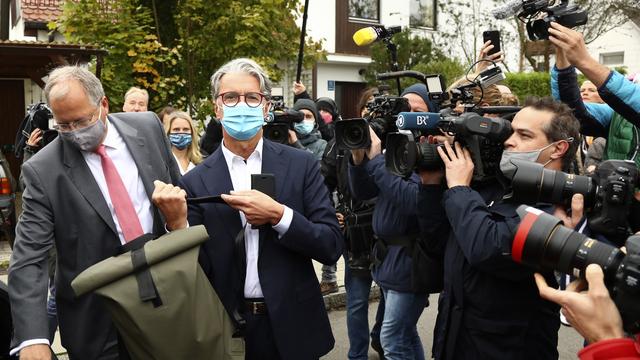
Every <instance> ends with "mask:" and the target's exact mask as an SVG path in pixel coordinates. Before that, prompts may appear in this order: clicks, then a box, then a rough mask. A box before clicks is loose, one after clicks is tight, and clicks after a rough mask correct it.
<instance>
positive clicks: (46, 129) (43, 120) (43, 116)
mask: <svg viewBox="0 0 640 360" xmlns="http://www.w3.org/2000/svg"><path fill="white" fill-rule="evenodd" d="M27 116H30V117H31V121H30V122H31V127H30V131H28V130H26V129H25V132H26V131H28V134H27V133H23V135H24V136H26V137H27V139H29V137H30V136H31V132H32V131H33V130H35V129H36V128H37V129H40V130H42V139H41V140H40V143H39V144H38V145H39V146H40V148H43V147H44V146H46V145H47V144H49V143H50V142H52V141H53V140H54V139H55V138H56V137H57V136H58V132H57V131H56V130H53V129H51V127H50V123H51V122H52V120H53V113H52V112H51V109H49V106H47V105H46V104H45V103H38V104H35V105H33V107H32V108H31V109H29V113H28V115H27Z"/></svg>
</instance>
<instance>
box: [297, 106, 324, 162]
mask: <svg viewBox="0 0 640 360" xmlns="http://www.w3.org/2000/svg"><path fill="white" fill-rule="evenodd" d="M293 109H294V110H298V111H300V112H302V113H303V114H304V120H302V121H301V122H299V123H295V125H294V126H293V130H289V145H291V146H293V147H295V148H298V149H301V150H307V151H309V152H311V153H312V154H313V156H314V157H315V158H316V160H318V161H320V160H321V159H322V154H323V153H324V149H325V147H327V142H326V141H325V140H324V139H322V137H321V136H320V131H318V123H317V119H318V117H319V115H318V110H317V109H316V104H315V103H314V102H313V100H310V99H299V100H298V101H296V103H295V104H294V105H293Z"/></svg>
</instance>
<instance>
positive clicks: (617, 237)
mask: <svg viewBox="0 0 640 360" xmlns="http://www.w3.org/2000/svg"><path fill="white" fill-rule="evenodd" d="M511 163H512V164H513V165H515V167H516V169H515V170H514V172H513V173H510V174H504V175H505V176H507V177H508V178H510V179H511V188H512V192H511V194H509V195H507V197H508V198H510V199H512V200H513V201H516V202H518V203H523V204H535V203H550V204H566V205H569V204H570V199H571V197H572V196H573V195H574V194H582V195H583V196H584V201H585V209H586V210H587V217H588V220H589V226H590V227H591V229H593V231H595V232H597V233H600V234H603V235H605V236H608V237H609V238H610V239H611V240H612V241H616V242H617V243H618V245H622V244H621V242H622V241H624V239H625V238H626V237H627V236H629V233H630V229H629V213H630V209H631V204H632V202H633V200H634V199H633V193H634V189H635V186H636V185H637V184H638V181H639V177H638V168H637V167H636V164H635V163H634V162H633V161H629V160H606V161H603V162H602V163H600V165H599V166H598V168H597V169H596V171H595V173H594V174H593V175H592V176H581V175H574V174H567V173H564V172H562V171H555V170H549V169H545V168H544V166H542V164H539V163H536V162H530V161H525V160H517V159H513V160H511Z"/></svg>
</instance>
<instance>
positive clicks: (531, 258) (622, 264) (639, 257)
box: [511, 205, 640, 334]
mask: <svg viewBox="0 0 640 360" xmlns="http://www.w3.org/2000/svg"><path fill="white" fill-rule="evenodd" d="M517 212H518V215H520V218H521V219H522V222H521V223H520V225H519V226H518V229H517V231H516V235H515V237H514V239H513V244H512V251H511V256H512V258H513V260H514V261H516V262H518V263H522V264H526V265H529V266H532V267H534V268H536V269H541V270H557V271H560V272H563V273H565V274H570V275H573V276H575V277H579V278H582V279H584V277H585V270H586V268H587V266H588V265H589V264H598V265H600V267H602V271H603V272H604V282H605V285H606V286H607V288H608V289H609V294H610V295H611V298H612V299H613V301H614V302H615V304H616V306H617V308H618V310H619V311H620V315H621V316H622V322H623V327H624V329H625V330H626V331H628V332H630V333H633V334H635V333H637V332H638V331H640V297H639V296H638V294H639V292H640V282H638V278H640V236H639V235H634V236H630V237H628V238H627V239H626V241H625V242H624V246H625V247H626V249H627V254H626V255H625V254H624V253H623V252H622V251H621V250H620V249H618V248H617V247H615V246H612V245H608V244H606V243H604V242H600V241H597V240H594V239H591V238H589V237H587V236H586V235H583V234H580V233H578V232H576V231H574V230H572V229H569V228H567V227H565V226H562V225H560V224H561V223H562V221H561V220H560V219H558V218H556V217H554V216H552V215H549V214H547V213H545V212H543V211H541V210H538V209H536V208H532V207H527V206H526V205H521V206H520V207H518V210H517Z"/></svg>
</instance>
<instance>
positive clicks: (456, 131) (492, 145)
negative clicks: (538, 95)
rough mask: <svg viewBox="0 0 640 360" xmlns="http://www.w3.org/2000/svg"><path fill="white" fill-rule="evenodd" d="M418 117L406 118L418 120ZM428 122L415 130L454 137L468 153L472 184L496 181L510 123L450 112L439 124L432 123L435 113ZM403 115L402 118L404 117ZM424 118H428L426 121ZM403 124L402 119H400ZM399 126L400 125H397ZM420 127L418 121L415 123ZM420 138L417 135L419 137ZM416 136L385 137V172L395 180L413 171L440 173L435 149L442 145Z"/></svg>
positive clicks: (403, 134) (424, 122)
mask: <svg viewBox="0 0 640 360" xmlns="http://www.w3.org/2000/svg"><path fill="white" fill-rule="evenodd" d="M419 114H421V113H411V114H407V118H409V115H413V116H414V117H415V116H419ZM426 114H430V116H429V117H428V118H430V119H431V120H432V121H429V120H426V121H425V120H423V121H422V123H423V124H424V125H423V126H422V127H419V126H418V127H417V128H414V129H413V130H414V131H417V132H418V133H419V134H421V135H426V134H430V133H431V134H433V133H434V132H433V130H434V128H435V129H437V132H435V134H438V133H440V131H443V132H445V133H447V134H449V135H453V136H454V140H455V141H457V142H459V143H460V144H461V145H462V146H464V147H466V148H467V149H469V152H470V153H471V156H472V159H473V163H474V170H473V180H474V181H476V182H482V181H486V180H488V179H491V178H493V177H495V175H496V174H497V173H498V171H499V169H500V158H501V156H502V150H503V143H504V141H505V140H507V139H508V138H509V136H511V133H512V132H513V131H512V129H511V123H510V122H509V121H508V120H505V119H502V118H487V117H483V116H481V115H479V114H477V113H475V112H466V113H463V114H461V115H459V116H456V115H453V113H452V112H451V111H450V109H446V110H443V111H442V112H441V113H440V118H441V120H440V121H437V122H435V121H433V118H434V116H433V115H434V113H426ZM403 115H404V114H403ZM425 118H427V117H425ZM402 120H404V116H403V118H402ZM399 122H400V121H399ZM412 122H415V123H420V122H421V121H420V118H417V121H412ZM399 127H403V126H399ZM418 136H419V135H418ZM418 136H417V135H414V134H405V133H394V134H389V135H388V137H387V151H386V153H385V165H386V167H387V169H388V170H389V171H390V172H391V173H393V174H396V175H398V176H402V177H408V176H410V175H411V173H412V172H413V171H414V170H435V169H442V168H443V166H444V164H443V162H442V159H441V158H440V154H439V153H438V150H437V148H438V147H439V146H442V145H435V144H429V143H426V142H423V143H420V142H419V141H416V140H417V137H418Z"/></svg>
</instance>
